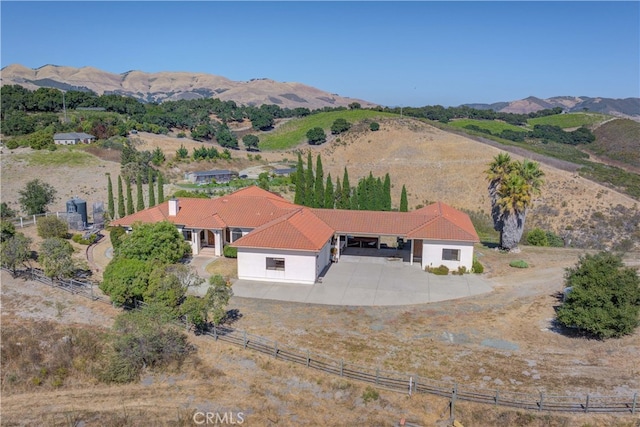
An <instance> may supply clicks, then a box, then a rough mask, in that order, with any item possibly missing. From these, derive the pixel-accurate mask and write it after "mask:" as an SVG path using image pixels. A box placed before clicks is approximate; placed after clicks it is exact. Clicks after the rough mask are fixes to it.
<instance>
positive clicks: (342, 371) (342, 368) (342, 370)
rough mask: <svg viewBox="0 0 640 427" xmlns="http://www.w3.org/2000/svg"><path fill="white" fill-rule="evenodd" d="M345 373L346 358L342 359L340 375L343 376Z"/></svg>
mask: <svg viewBox="0 0 640 427" xmlns="http://www.w3.org/2000/svg"><path fill="white" fill-rule="evenodd" d="M343 373H344V360H343V359H340V376H341V377H342V376H343V375H342V374H343Z"/></svg>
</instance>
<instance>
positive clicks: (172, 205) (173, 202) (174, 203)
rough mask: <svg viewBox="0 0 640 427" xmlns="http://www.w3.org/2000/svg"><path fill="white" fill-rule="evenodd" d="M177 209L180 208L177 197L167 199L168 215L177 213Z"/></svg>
mask: <svg viewBox="0 0 640 427" xmlns="http://www.w3.org/2000/svg"><path fill="white" fill-rule="evenodd" d="M179 210H180V206H179V204H178V199H176V198H171V199H169V216H176V215H178V211H179Z"/></svg>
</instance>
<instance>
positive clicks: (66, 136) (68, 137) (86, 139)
mask: <svg viewBox="0 0 640 427" xmlns="http://www.w3.org/2000/svg"><path fill="white" fill-rule="evenodd" d="M95 140H96V137H95V136H93V135H89V134H88V133H84V132H68V133H56V134H55V135H53V143H54V144H56V145H76V144H78V143H80V142H82V143H84V144H91V143H92V142H94V141H95Z"/></svg>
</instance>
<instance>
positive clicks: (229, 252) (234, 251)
mask: <svg viewBox="0 0 640 427" xmlns="http://www.w3.org/2000/svg"><path fill="white" fill-rule="evenodd" d="M223 253H224V256H226V257H227V258H238V248H236V247H233V246H229V245H227V246H225V247H224V250H223Z"/></svg>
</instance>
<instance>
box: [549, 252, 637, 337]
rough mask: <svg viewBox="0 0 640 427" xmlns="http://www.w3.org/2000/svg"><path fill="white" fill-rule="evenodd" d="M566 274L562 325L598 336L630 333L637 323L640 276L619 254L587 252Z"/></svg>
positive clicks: (561, 317)
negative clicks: (624, 262) (626, 264)
mask: <svg viewBox="0 0 640 427" xmlns="http://www.w3.org/2000/svg"><path fill="white" fill-rule="evenodd" d="M565 278H566V281H565V285H566V286H567V287H568V288H569V291H568V292H567V294H566V298H565V301H564V302H563V303H562V305H561V306H560V308H559V309H558V311H557V318H558V321H559V322H560V323H561V324H562V325H564V326H567V327H571V328H577V329H578V330H580V331H582V332H584V333H586V334H588V335H592V336H595V337H597V338H611V337H620V336H623V335H628V334H631V333H633V331H634V330H635V328H636V327H638V324H639V315H640V278H638V273H637V271H636V270H634V269H633V268H630V267H625V266H624V264H623V262H622V258H621V257H620V256H619V255H614V254H612V253H609V252H600V253H597V254H595V255H589V254H587V255H584V256H583V257H581V258H580V260H579V262H578V264H577V265H576V266H575V267H573V268H568V269H567V273H566V275H565Z"/></svg>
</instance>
